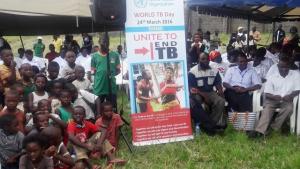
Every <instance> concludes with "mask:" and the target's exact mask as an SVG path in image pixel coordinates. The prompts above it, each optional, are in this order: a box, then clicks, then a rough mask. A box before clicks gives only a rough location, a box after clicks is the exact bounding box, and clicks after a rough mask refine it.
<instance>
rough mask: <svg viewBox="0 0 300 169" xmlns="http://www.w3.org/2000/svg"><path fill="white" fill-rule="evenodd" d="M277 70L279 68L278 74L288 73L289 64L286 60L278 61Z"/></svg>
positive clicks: (284, 74)
mask: <svg viewBox="0 0 300 169" xmlns="http://www.w3.org/2000/svg"><path fill="white" fill-rule="evenodd" d="M278 70H279V74H280V75H281V76H283V77H285V76H286V75H288V73H289V71H290V68H289V64H288V63H286V62H282V61H279V63H278Z"/></svg>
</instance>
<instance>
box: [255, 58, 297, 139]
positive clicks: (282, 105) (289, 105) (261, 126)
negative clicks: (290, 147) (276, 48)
mask: <svg viewBox="0 0 300 169" xmlns="http://www.w3.org/2000/svg"><path fill="white" fill-rule="evenodd" d="M299 84H300V75H299V73H298V72H296V71H291V70H290V69H289V58H288V57H282V58H281V59H280V61H279V64H278V72H275V73H274V74H273V75H271V77H269V78H268V80H267V82H266V85H265V90H264V92H265V94H266V99H265V102H264V110H263V112H262V113H261V117H260V119H259V121H258V123H257V126H256V128H255V131H253V132H250V133H249V137H250V138H256V137H261V136H263V135H264V134H266V131H267V129H268V127H269V125H270V123H272V124H271V125H270V127H271V128H272V129H274V130H279V129H280V128H281V126H282V124H283V122H284V121H285V120H286V118H288V117H289V116H290V115H291V113H292V112H293V99H294V97H295V96H297V95H298V94H299V91H300V85H299ZM277 108H279V112H278V114H277V115H276V117H275V119H274V121H271V120H272V118H273V115H274V112H275V110H276V109H277Z"/></svg>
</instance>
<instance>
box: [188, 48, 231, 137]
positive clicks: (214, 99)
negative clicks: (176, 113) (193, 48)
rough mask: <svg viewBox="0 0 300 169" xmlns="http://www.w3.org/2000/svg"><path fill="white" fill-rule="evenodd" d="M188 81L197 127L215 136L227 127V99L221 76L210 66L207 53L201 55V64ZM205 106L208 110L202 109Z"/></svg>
mask: <svg viewBox="0 0 300 169" xmlns="http://www.w3.org/2000/svg"><path fill="white" fill-rule="evenodd" d="M188 79H189V86H190V93H191V95H190V97H191V114H192V118H193V120H194V123H195V127H197V126H198V125H200V127H201V128H202V129H203V130H204V131H205V132H207V133H208V134H214V132H215V130H216V129H220V128H223V127H225V125H226V123H225V121H224V118H223V113H224V108H225V99H224V94H223V88H222V80H221V77H220V74H219V72H218V70H216V69H214V68H211V67H210V66H209V59H208V54H207V53H201V54H200V55H199V64H197V65H196V66H194V67H192V68H191V70H190V72H189V74H188ZM214 87H215V88H216V89H217V92H215V91H214V89H213V88H214ZM203 104H204V105H205V106H204V107H207V109H206V110H204V108H203V107H202V105H203Z"/></svg>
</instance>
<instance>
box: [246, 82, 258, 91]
mask: <svg viewBox="0 0 300 169" xmlns="http://www.w3.org/2000/svg"><path fill="white" fill-rule="evenodd" d="M260 88H261V85H260V84H256V85H254V86H251V87H248V88H245V92H252V91H254V90H258V89H260Z"/></svg>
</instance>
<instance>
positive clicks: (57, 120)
mask: <svg viewBox="0 0 300 169" xmlns="http://www.w3.org/2000/svg"><path fill="white" fill-rule="evenodd" d="M49 118H50V119H51V120H52V121H53V122H54V123H55V124H57V125H58V126H59V127H61V128H63V129H66V128H67V127H68V125H67V123H65V122H64V121H62V120H61V119H58V118H56V117H54V116H53V115H51V114H49Z"/></svg>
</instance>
